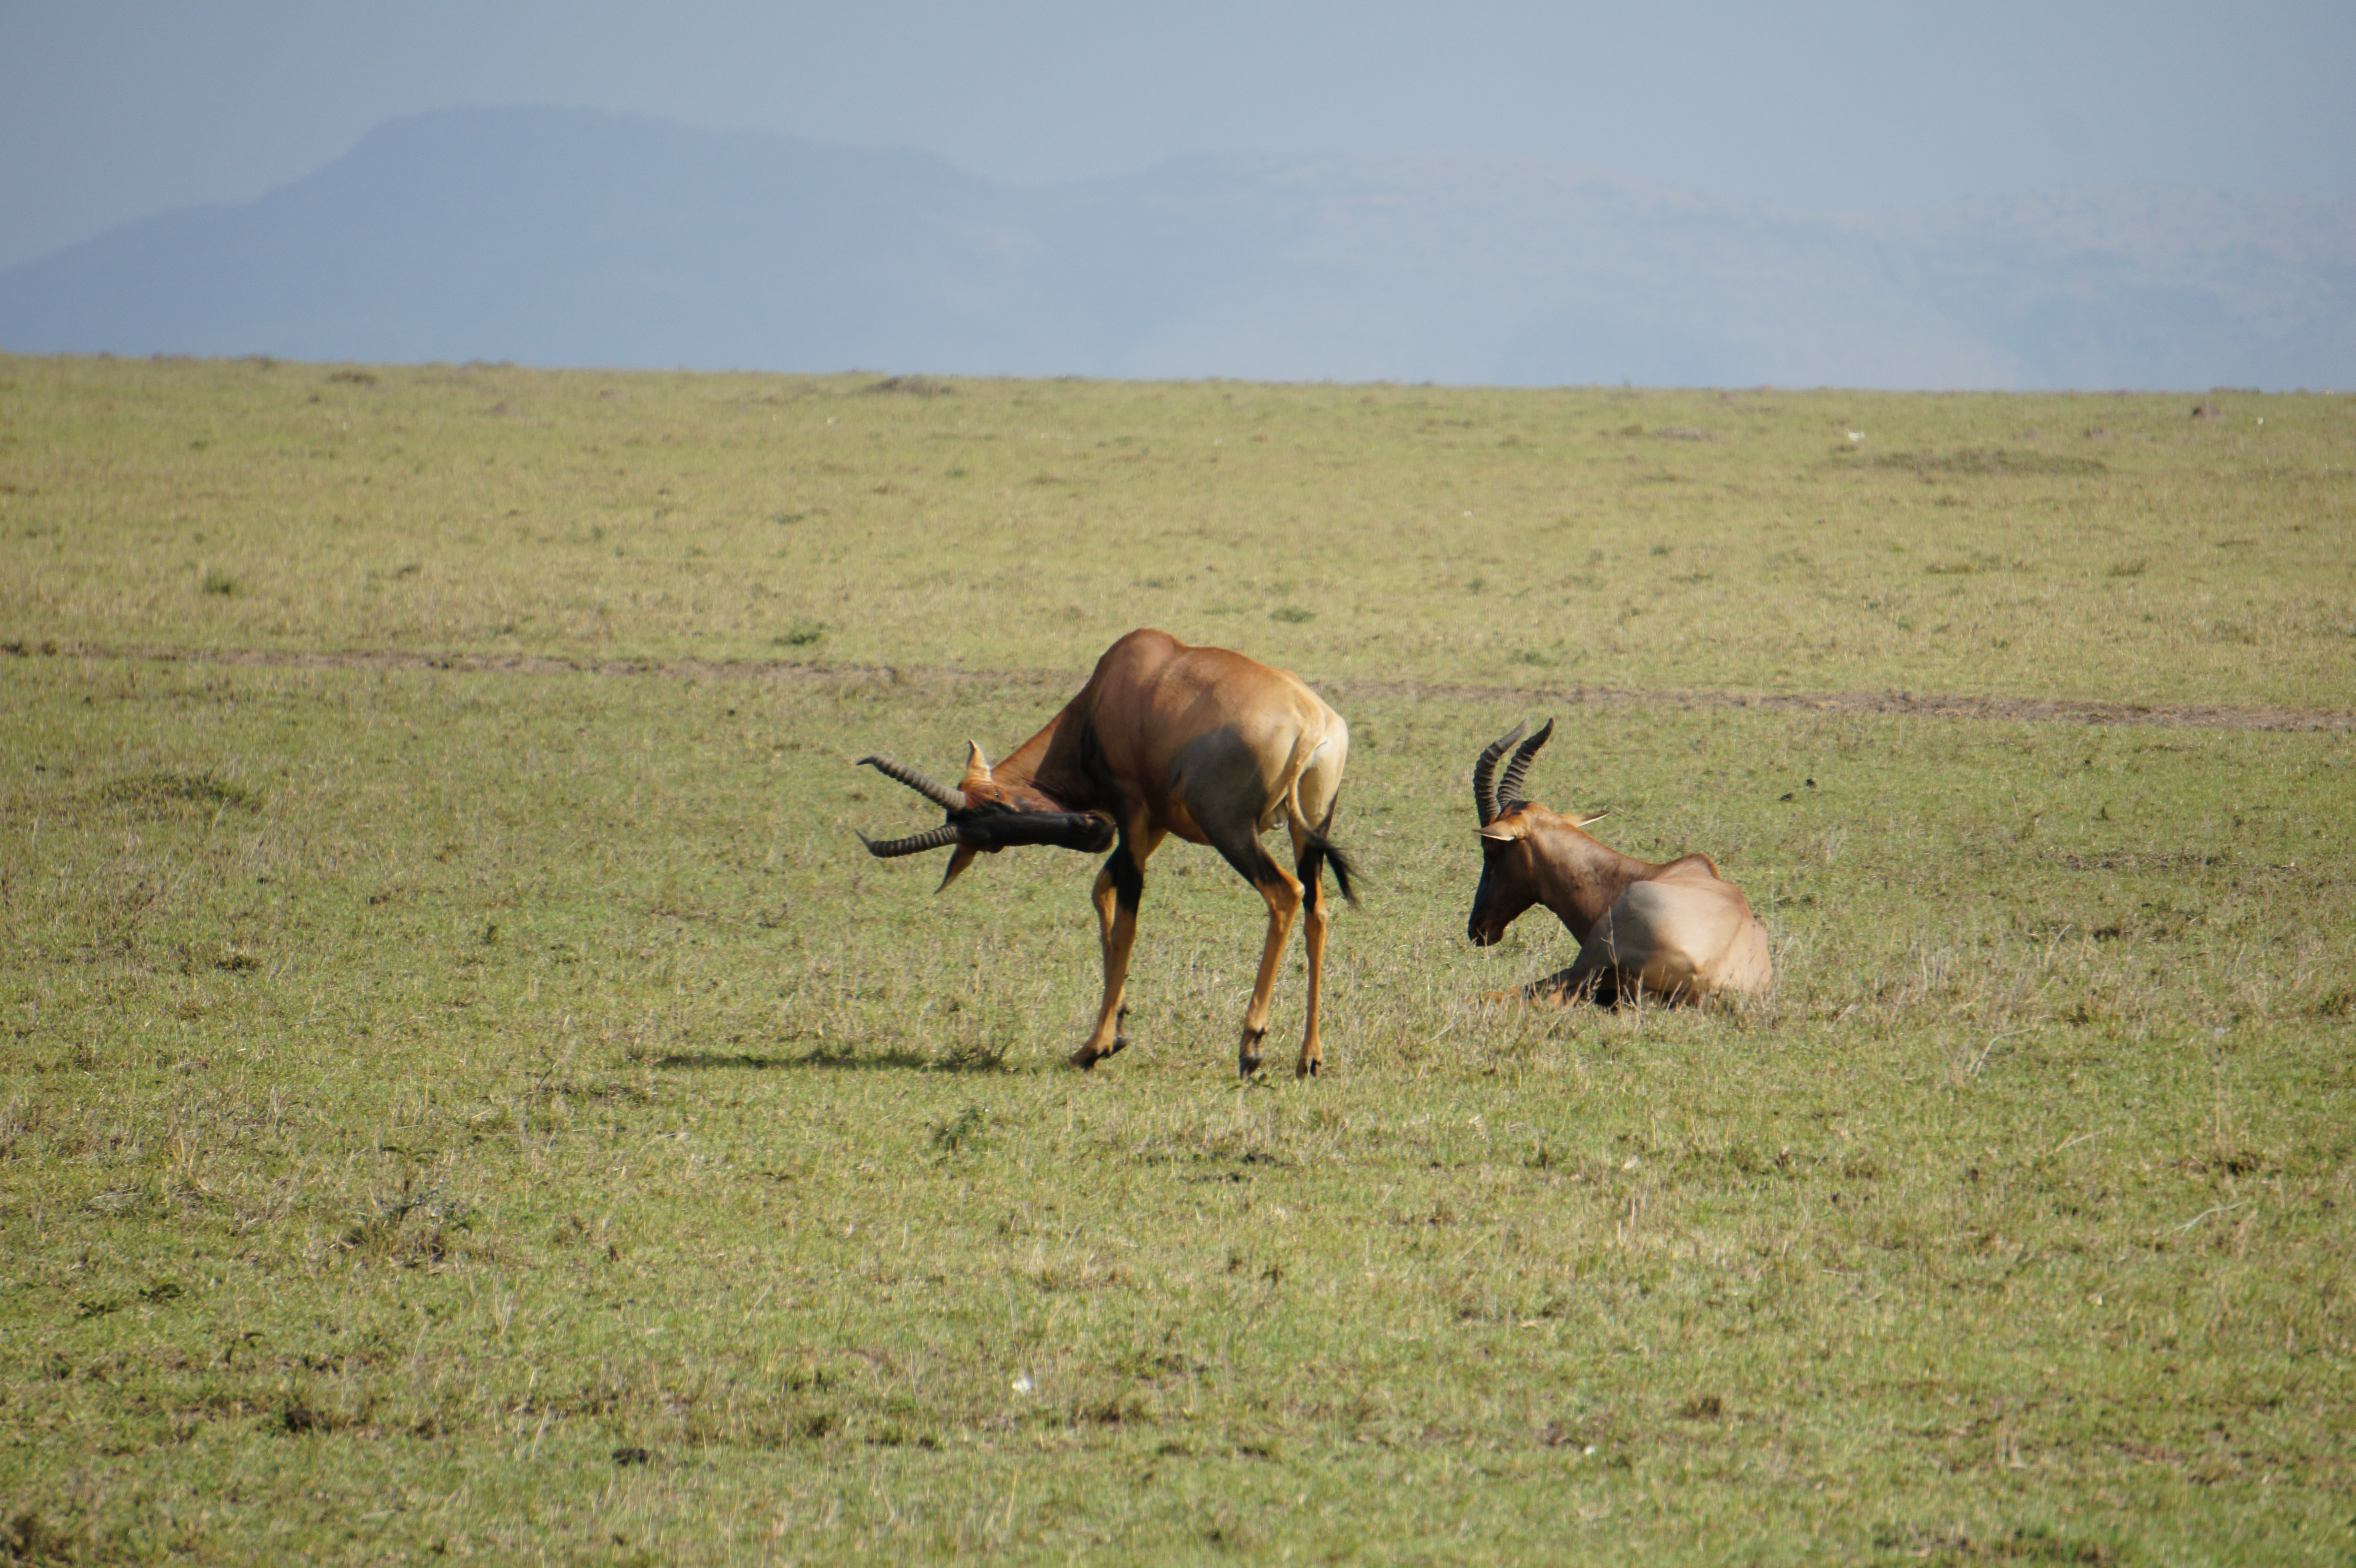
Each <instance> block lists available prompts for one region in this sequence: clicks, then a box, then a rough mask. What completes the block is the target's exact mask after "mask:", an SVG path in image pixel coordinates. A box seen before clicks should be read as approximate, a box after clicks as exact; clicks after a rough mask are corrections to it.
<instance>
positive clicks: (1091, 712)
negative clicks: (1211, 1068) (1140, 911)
mask: <svg viewBox="0 0 2356 1568" xmlns="http://www.w3.org/2000/svg"><path fill="white" fill-rule="evenodd" d="M966 744H967V745H968V746H969V747H970V748H971V751H970V757H969V760H968V762H967V764H966V770H965V777H964V778H963V779H960V780H958V787H957V788H956V789H943V788H942V787H941V786H940V785H938V784H936V783H934V782H933V781H932V780H931V779H926V777H925V776H924V775H922V774H920V773H918V772H916V770H914V769H913V768H903V767H902V766H900V764H898V763H896V762H894V761H893V760H892V759H891V758H890V757H861V758H860V762H861V763H862V764H865V765H872V766H873V767H874V768H877V769H879V770H880V771H882V772H883V773H884V774H885V775H887V776H888V777H890V778H893V779H898V780H899V781H900V782H901V783H903V784H905V785H906V786H908V788H910V789H914V790H916V792H917V793H918V794H920V795H923V796H924V797H925V798H926V800H931V801H932V802H933V803H934V804H936V805H937V806H940V807H943V808H945V809H946V810H947V811H948V822H944V823H943V824H942V825H941V826H939V827H937V828H934V829H933V830H931V831H930V832H922V833H916V834H913V835H911V836H910V837H907V838H902V839H893V840H891V841H890V842H888V843H876V842H874V841H873V840H871V839H868V838H867V837H866V836H865V835H864V834H862V835H861V839H860V842H861V843H865V844H866V845H867V852H868V853H869V854H874V855H882V856H892V855H903V854H916V853H918V852H920V851H923V850H929V849H940V848H943V847H946V846H948V845H950V844H955V845H956V846H957V850H956V853H955V854H951V855H950V856H949V865H948V872H947V874H946V875H943V876H942V877H941V886H943V887H947V886H948V885H949V884H950V883H951V882H954V881H956V880H957V876H958V873H959V872H961V871H963V870H964V869H965V868H966V867H967V866H968V865H970V864H971V863H972V861H973V857H974V856H975V855H976V854H997V853H998V852H999V851H1000V850H1001V849H1006V848H1009V847H1011V846H1012V845H1016V844H1033V843H1038V844H1055V845H1058V846H1060V847H1062V848H1065V849H1076V850H1081V851H1084V852H1086V853H1087V854H1102V853H1103V852H1105V851H1106V850H1110V851H1112V854H1111V857H1110V858H1109V859H1108V860H1107V861H1106V862H1105V864H1104V869H1103V870H1101V871H1099V872H1098V873H1097V882H1096V891H1095V894H1094V896H1093V897H1094V898H1095V902H1096V909H1097V922H1098V935H1099V936H1100V937H1101V939H1102V940H1103V944H1104V1001H1103V1003H1102V1004H1101V1005H1100V1006H1099V1007H1098V1011H1097V1023H1096V1027H1095V1028H1094V1029H1093V1030H1092V1031H1090V1033H1089V1035H1088V1037H1087V1040H1086V1041H1084V1042H1083V1043H1082V1044H1081V1046H1080V1048H1079V1049H1078V1050H1076V1051H1074V1052H1073V1053H1072V1056H1071V1062H1072V1065H1073V1066H1074V1067H1077V1068H1092V1067H1094V1066H1096V1064H1097V1063H1098V1062H1100V1061H1102V1060H1103V1059H1104V1058H1107V1057H1109V1056H1113V1055H1116V1054H1118V1053H1119V1051H1120V1050H1121V1049H1122V1047H1125V1046H1127V1045H1128V1044H1129V1040H1128V1038H1127V1036H1124V1035H1123V1034H1122V1033H1121V1030H1120V1026H1121V1023H1122V1021H1123V1018H1124V1016H1125V1015H1127V1013H1128V1011H1129V1008H1128V1005H1127V1004H1126V1003H1125V1001H1124V1000H1123V996H1124V993H1125V991H1126V988H1127V983H1128V975H1129V951H1130V944H1131V943H1133V942H1134V941H1135V940H1137V907H1138V901H1139V899H1140V898H1141V897H1142V895H1143V893H1144V890H1145V862H1146V859H1147V857H1149V856H1150V855H1151V854H1153V851H1154V849H1155V847H1156V846H1158V845H1159V844H1160V843H1162V839H1163V838H1164V837H1166V836H1168V835H1169V834H1171V833H1176V834H1177V835H1178V836H1179V837H1180V838H1182V839H1184V840H1185V841H1186V842H1187V843H1200V844H1208V845H1210V846H1211V847H1212V848H1213V849H1215V850H1217V851H1218V852H1219V854H1220V855H1221V856H1222V857H1223V858H1224V859H1225V860H1226V863H1227V864H1228V865H1232V866H1234V867H1235V868H1236V869H1237V871H1238V872H1240V873H1242V874H1243V876H1244V879H1245V880H1246V881H1248V882H1249V883H1250V884H1251V885H1252V886H1253V887H1254V888H1256V889H1257V890H1258V893H1259V896H1260V897H1262V898H1264V899H1266V900H1267V901H1268V941H1267V944H1266V946H1265V947H1263V948H1262V950H1261V951H1260V960H1259V980H1258V983H1257V984H1256V985H1255V986H1254V987H1253V988H1252V998H1251V1005H1250V1006H1249V1007H1248V1008H1246V1009H1245V1011H1244V1032H1243V1045H1242V1047H1241V1049H1240V1050H1239V1051H1238V1052H1237V1061H1238V1063H1239V1065H1240V1066H1241V1069H1242V1071H1243V1073H1244V1076H1246V1077H1249V1076H1250V1075H1251V1074H1253V1073H1254V1072H1257V1071H1258V1069H1259V1063H1260V1041H1261V1039H1262V1037H1263V1036H1266V1035H1267V1033H1268V1014H1269V995H1270V993H1272V992H1273V991H1274V990H1275V987H1276V971H1277V965H1278V963H1279V961H1280V960H1281V959H1282V957H1283V954H1284V941H1285V938H1286V936H1287V935H1288V934H1289V933H1290V931H1291V929H1292V921H1293V917H1294V916H1295V915H1296V914H1298V915H1299V916H1300V917H1301V927H1302V931H1301V937H1302V941H1303V944H1304V945H1305V946H1306V947H1307V949H1308V951H1309V1022H1308V1025H1307V1026H1306V1027H1305V1028H1304V1029H1303V1031H1302V1033H1301V1060H1300V1063H1299V1072H1300V1074H1301V1077H1304V1078H1307V1077H1312V1076H1314V1075H1315V1074H1316V1072H1317V1071H1318V1069H1320V1067H1321V1066H1322V1065H1323V1061H1324V1050H1323V1046H1322V1045H1321V1044H1320V1042H1319V1039H1318V1034H1317V990H1318V981H1319V979H1320V977H1321V974H1322V972H1323V968H1324V961H1325V928H1326V923H1327V915H1326V908H1325V900H1324V897H1323V891H1322V881H1323V869H1324V868H1325V867H1326V866H1327V865H1331V866H1332V867H1333V880H1334V881H1335V883H1336V884H1338V885H1339V886H1340V887H1341V890H1342V896H1343V897H1345V898H1349V899H1351V900H1352V901H1353V902H1355V899H1356V896H1355V894H1354V893H1353V892H1352V891H1351V889H1350V864H1349V862H1348V861H1347V860H1346V859H1344V857H1343V854H1342V852H1341V851H1340V850H1339V849H1337V848H1335V847H1334V845H1333V841H1332V840H1330V839H1329V838H1327V837H1326V834H1327V833H1328V832H1331V831H1332V829H1333V800H1334V796H1335V795H1336V794H1337V793H1338V792H1339V791H1340V789H1341V788H1342V768H1343V765H1344V763H1346V762H1347V761H1348V760H1349V757H1350V726H1349V725H1346V724H1344V723H1343V722H1342V715H1341V714H1337V713H1335V712H1334V711H1333V709H1331V708H1329V707H1327V706H1326V705H1325V704H1324V703H1323V701H1322V700H1320V699H1319V697H1318V696H1317V694H1316V693H1314V692H1312V691H1311V690H1310V689H1309V688H1308V687H1307V686H1305V685H1303V684H1301V681H1300V679H1299V678H1298V677H1296V676H1293V675H1290V674H1288V673H1287V672H1286V671H1281V670H1271V669H1269V667H1268V666H1267V665H1265V664H1261V663H1258V662H1256V661H1254V660H1249V659H1247V658H1245V657H1244V656H1243V655H1242V654H1240V653H1231V652H1229V651H1228V650H1226V649H1224V648H1190V647H1188V646H1187V645H1186V644H1184V643H1183V642H1180V641H1179V640H1178V639H1175V638H1173V637H1172V636H1171V635H1170V634H1169V633H1167V632H1162V631H1153V630H1151V629H1145V628H1141V629H1139V630H1136V631H1132V632H1130V634H1129V635H1128V636H1126V637H1124V638H1122V639H1120V640H1119V642H1116V643H1114V644H1113V645H1112V647H1111V648H1109V649H1108V650H1106V651H1105V655H1104V657H1103V658H1101V659H1099V660H1097V667H1096V671H1095V673H1093V674H1091V675H1090V676H1089V677H1088V683H1087V685H1085V686H1083V687H1081V688H1080V693H1079V695H1077V696H1076V697H1074V698H1073V699H1072V700H1071V701H1070V702H1068V703H1065V704H1064V708H1063V711H1062V712H1061V713H1059V714H1056V715H1055V717H1054V718H1053V719H1050V720H1049V721H1048V722H1047V727H1046V728H1044V729H1043V730H1041V731H1040V732H1039V733H1038V734H1037V735H1034V736H1032V737H1031V738H1030V739H1029V740H1026V741H1024V742H1023V744H1022V745H1021V746H1018V747H1016V748H1015V750H1014V752H1013V754H1012V756H1010V757H1007V758H1006V759H1005V760H1004V761H1003V762H1001V763H999V764H998V765H997V766H996V767H995V768H993V767H991V765H990V763H989V761H988V760H987V759H986V758H984V757H983V756H982V754H981V747H980V746H976V745H974V744H973V743H972V742H970V741H969V742H967V743H966ZM1280 816H1281V817H1282V818H1283V819H1284V825H1285V829H1286V831H1287V832H1289V833H1290V835H1291V838H1292V869H1291V870H1290V871H1287V870H1286V869H1285V868H1284V867H1283V866H1282V865H1280V864H1279V863H1278V862H1277V861H1276V860H1274V859H1272V858H1271V857H1270V856H1269V853H1268V851H1267V850H1266V849H1265V848H1263V847H1262V846H1261V843H1260V834H1262V833H1264V832H1267V831H1268V830H1269V828H1270V827H1271V826H1272V825H1274V823H1275V822H1276V820H1277V819H1278V818H1279V817H1280Z"/></svg>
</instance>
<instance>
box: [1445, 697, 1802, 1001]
mask: <svg viewBox="0 0 2356 1568" xmlns="http://www.w3.org/2000/svg"><path fill="white" fill-rule="evenodd" d="M1524 727H1525V726H1524V725H1515V726H1514V728H1513V732H1512V733H1511V734H1509V735H1507V736H1505V737H1504V738H1502V739H1500V740H1498V741H1496V742H1495V743H1494V744H1493V745H1491V746H1489V747H1488V748H1487V749H1486V750H1484V751H1483V752H1482V753H1481V759H1480V761H1479V762H1477V763H1475V764H1474V765H1473V768H1472V803H1473V805H1474V807H1476V808H1477V809H1478V810H1479V811H1480V813H1481V886H1480V888H1479V889H1478V890H1477V891H1476V892H1475V893H1474V894H1473V895H1472V918H1470V919H1469V920H1467V921H1466V922H1465V934H1466V935H1467V936H1469V937H1471V938H1472V943H1473V945H1474V946H1475V947H1484V948H1485V947H1487V946H1489V945H1490V944H1492V943H1494V942H1495V941H1497V940H1499V939H1501V938H1503V937H1504V936H1505V928H1506V927H1507V926H1510V925H1512V924H1513V923H1514V921H1515V919H1516V918H1519V916H1520V915H1521V913H1522V912H1523V911H1524V910H1525V909H1527V908H1529V907H1530V906H1531V905H1533V904H1544V905H1545V906H1546V907H1547V908H1549V909H1551V910H1553V911H1554V912H1555V914H1556V915H1558V917H1560V918H1561V920H1562V923H1563V924H1564V925H1566V926H1568V927H1569V928H1570V934H1571V935H1572V936H1574V937H1576V938H1578V939H1579V943H1580V948H1579V958H1578V961H1576V962H1574V963H1573V964H1572V965H1571V966H1570V967H1569V969H1566V970H1564V971H1562V972H1560V973H1558V974H1550V975H1548V976H1547V978H1545V979H1544V980H1541V981H1537V982H1535V983H1532V984H1529V985H1525V986H1523V987H1522V988H1521V990H1520V992H1519V993H1518V994H1519V995H1520V996H1521V997H1522V998H1523V999H1524V1000H1526V1001H1535V1000H1537V998H1538V997H1541V996H1545V997H1548V998H1550V999H1552V1000H1554V1001H1555V1002H1557V1003H1558V1004H1569V1003H1571V1002H1575V1001H1582V1000H1587V999H1590V998H1591V999H1592V1000H1594V1001H1596V1002H1600V1003H1601V1004H1604V1005H1606V1006H1612V1005H1616V1004H1619V1003H1620V1002H1622V1000H1631V999H1633V998H1634V997H1637V996H1653V997H1659V998H1662V999H1664V1000H1666V1001H1670V1002H1699V1001H1701V1000H1703V999H1704V998H1706V997H1710V996H1737V997H1750V996H1756V995H1758V994H1760V993H1762V992H1764V991H1765V990H1766V989H1767V982H1768V979H1769V976H1770V974H1771V972H1772V966H1771V965H1770V963H1769V961H1768V956H1767V933H1766V931H1765V930H1763V929H1761V927H1760V924H1759V922H1758V920H1757V919H1755V918H1753V917H1752V916H1751V906H1750V905H1749V904H1748V903H1747V902H1745V901H1744V899H1743V897H1742V889H1740V887H1737V886H1735V885H1734V884H1733V883H1731V882H1729V881H1727V880H1726V879H1725V878H1724V877H1722V876H1720V875H1719V874H1718V867H1717V866H1716V865H1712V864H1711V862H1710V858H1709V856H1708V855H1706V854H1688V855H1685V856H1682V857H1680V858H1679V859H1676V860H1673V861H1670V862H1668V863H1667V864H1666V865H1654V864H1653V863H1652V862H1650V861H1644V860H1638V859H1635V858H1634V857H1633V856H1631V855H1625V854H1621V853H1620V852H1619V851H1617V850H1615V849H1609V848H1606V847H1605V846H1604V845H1602V844H1601V843H1597V842H1596V841H1595V840H1594V839H1592V838H1590V837H1589V836H1588V835H1587V833H1586V832H1584V831H1583V830H1584V829H1585V828H1586V826H1587V824H1588V823H1590V822H1596V821H1598V820H1600V818H1601V814H1602V813H1601V812H1599V813H1597V815H1596V816H1593V817H1585V818H1581V819H1580V820H1579V821H1577V822H1573V821H1572V820H1571V819H1569V817H1563V816H1558V815H1556V814H1555V813H1554V812H1553V811H1548V810H1547V808H1545V807H1544V806H1541V805H1539V804H1538V803H1537V801H1535V800H1523V799H1522V779H1523V778H1524V777H1525V776H1526V774H1527V773H1528V772H1529V768H1530V759H1531V758H1532V757H1536V756H1537V754H1538V748H1539V747H1540V746H1544V745H1546V743H1547V736H1551V735H1552V734H1554V721H1553V720H1551V719H1548V720H1547V725H1546V727H1545V728H1544V729H1541V730H1540V731H1538V733H1537V734H1536V735H1534V736H1530V738H1529V739H1527V740H1526V741H1522V744H1521V748H1520V749H1519V750H1517V751H1515V753H1514V759H1513V761H1512V762H1510V763H1508V764H1507V765H1506V767H1505V778H1504V779H1498V780H1496V781H1495V782H1494V783H1493V782H1492V779H1494V775H1495V773H1496V768H1497V759H1498V758H1499V757H1502V756H1504V755H1505V751H1506V749H1507V748H1508V747H1510V746H1513V744H1514V743H1515V741H1517V740H1522V730H1523V729H1524Z"/></svg>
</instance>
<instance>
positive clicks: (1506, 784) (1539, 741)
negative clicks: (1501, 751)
mask: <svg viewBox="0 0 2356 1568" xmlns="http://www.w3.org/2000/svg"><path fill="white" fill-rule="evenodd" d="M1552 734H1554V721H1553V720H1552V719H1548V720H1547V722H1546V727H1545V728H1544V729H1542V730H1540V731H1538V733H1537V734H1536V735H1534V736H1530V738H1529V739H1527V740H1526V741H1524V742H1522V748H1521V749H1520V750H1519V751H1517V752H1515V753H1514V760H1513V761H1511V762H1509V763H1507V764H1505V778H1504V779H1500V780H1499V781H1498V784H1497V809H1498V810H1499V811H1511V810H1513V809H1514V808H1515V806H1517V805H1519V804H1521V800H1522V780H1523V779H1526V778H1527V777H1528V776H1529V771H1530V758H1531V757H1536V756H1537V754H1538V747H1540V746H1544V745H1545V744H1546V743H1547V736H1550V735H1552Z"/></svg>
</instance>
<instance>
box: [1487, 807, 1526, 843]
mask: <svg viewBox="0 0 2356 1568" xmlns="http://www.w3.org/2000/svg"><path fill="white" fill-rule="evenodd" d="M1529 831H1530V826H1529V823H1528V822H1526V821H1524V820H1523V818H1522V817H1521V815H1520V814H1519V813H1518V812H1513V811H1508V812H1507V813H1506V814H1505V815H1504V816H1502V817H1499V818H1498V819H1497V820H1496V821H1495V822H1490V823H1487V824H1485V825H1484V826H1483V828H1482V829H1481V836H1482V837H1483V838H1484V839H1487V840H1489V841H1491V842H1492V843H1513V842H1514V841H1515V839H1517V838H1520V837H1522V836H1524V835H1525V834H1526V833H1527V832H1529Z"/></svg>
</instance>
